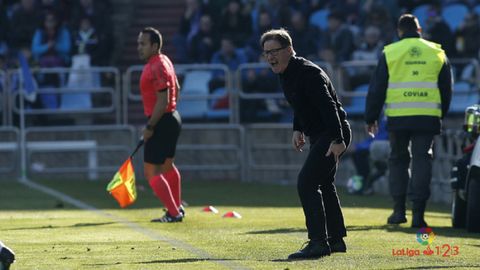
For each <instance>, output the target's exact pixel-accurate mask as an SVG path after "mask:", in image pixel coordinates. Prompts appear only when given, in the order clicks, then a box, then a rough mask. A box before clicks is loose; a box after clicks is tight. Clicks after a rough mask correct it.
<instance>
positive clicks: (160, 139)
mask: <svg viewBox="0 0 480 270" xmlns="http://www.w3.org/2000/svg"><path fill="white" fill-rule="evenodd" d="M181 127H182V120H181V118H180V114H179V113H178V112H177V111H174V112H171V113H165V114H164V115H163V116H162V118H161V119H160V121H158V123H157V124H156V125H155V128H154V131H153V135H152V137H150V138H149V139H148V140H147V142H146V143H145V148H144V155H143V160H144V162H147V163H151V164H163V163H164V162H165V159H167V158H173V157H174V156H175V150H176V149H177V141H178V136H179V135H180V130H181Z"/></svg>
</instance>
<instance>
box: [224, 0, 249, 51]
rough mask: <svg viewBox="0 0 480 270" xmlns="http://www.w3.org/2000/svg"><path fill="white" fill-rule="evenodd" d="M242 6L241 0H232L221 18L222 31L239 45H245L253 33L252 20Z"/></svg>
mask: <svg viewBox="0 0 480 270" xmlns="http://www.w3.org/2000/svg"><path fill="white" fill-rule="evenodd" d="M242 8H243V6H242V4H241V2H240V0H230V1H229V2H228V5H227V7H226V8H225V10H224V12H223V14H222V18H221V19H220V32H221V33H222V34H223V35H228V36H230V37H231V38H232V40H233V42H234V44H235V46H237V47H243V46H245V41H246V40H247V39H248V38H249V37H250V35H251V34H252V20H251V18H250V15H245V14H243V10H242Z"/></svg>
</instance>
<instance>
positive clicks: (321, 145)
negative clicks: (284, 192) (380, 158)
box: [297, 126, 351, 240]
mask: <svg viewBox="0 0 480 270" xmlns="http://www.w3.org/2000/svg"><path fill="white" fill-rule="evenodd" d="M343 136H344V139H345V144H346V145H347V147H348V145H349V144H350V140H351V131H350V127H349V126H345V127H344V128H343ZM310 143H311V145H310V152H309V154H308V157H307V159H306V161H305V163H304V164H303V167H302V169H301V171H300V173H299V175H298V182H297V189H298V195H299V197H300V201H301V203H302V207H303V212H304V214H305V222H306V226H307V231H308V238H309V239H311V240H326V239H327V238H340V237H344V236H346V235H347V230H346V228H345V224H344V221H343V214H342V209H341V206H340V201H339V199H338V196H337V190H336V188H335V185H334V184H333V182H334V181H335V174H336V172H337V163H336V162H335V158H334V157H333V155H330V156H328V157H326V156H325V154H326V153H327V151H328V148H329V147H330V143H331V139H330V138H327V137H325V136H319V137H318V138H315V139H314V140H312V139H311V142H310Z"/></svg>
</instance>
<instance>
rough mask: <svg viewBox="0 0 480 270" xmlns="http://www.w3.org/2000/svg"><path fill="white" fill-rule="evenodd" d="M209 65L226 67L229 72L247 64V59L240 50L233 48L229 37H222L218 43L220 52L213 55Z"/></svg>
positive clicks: (233, 45)
mask: <svg viewBox="0 0 480 270" xmlns="http://www.w3.org/2000/svg"><path fill="white" fill-rule="evenodd" d="M211 63H212V64H224V65H227V66H228V68H229V69H230V70H231V71H234V70H236V69H237V68H238V66H240V64H244V63H247V57H246V55H245V53H244V52H243V51H242V50H238V49H237V48H236V47H235V44H234V43H233V39H232V38H231V37H229V36H224V37H223V38H222V40H221V43H220V50H218V51H217V52H215V53H214V54H213V57H212V60H211Z"/></svg>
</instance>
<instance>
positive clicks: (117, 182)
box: [107, 139, 143, 208]
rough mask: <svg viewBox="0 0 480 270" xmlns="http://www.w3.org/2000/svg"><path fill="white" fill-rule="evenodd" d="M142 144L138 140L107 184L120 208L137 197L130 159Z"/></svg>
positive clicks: (141, 141) (129, 203)
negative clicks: (135, 146)
mask: <svg viewBox="0 0 480 270" xmlns="http://www.w3.org/2000/svg"><path fill="white" fill-rule="evenodd" d="M142 144H143V139H142V140H140V141H139V142H138V145H137V148H135V150H134V151H133V153H132V154H131V155H130V157H129V158H128V159H127V160H126V161H125V162H124V163H123V165H122V166H121V167H120V169H119V170H118V172H117V173H116V174H115V176H113V179H112V180H111V181H110V183H109V184H108V186H107V191H108V192H109V193H110V194H111V195H112V196H113V198H115V200H117V202H118V204H120V207H122V208H125V207H127V206H129V205H131V204H132V203H134V202H135V200H136V199H137V188H136V186H135V171H134V170H133V165H132V159H133V156H134V155H135V153H136V152H137V150H138V149H139V148H140V146H142Z"/></svg>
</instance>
